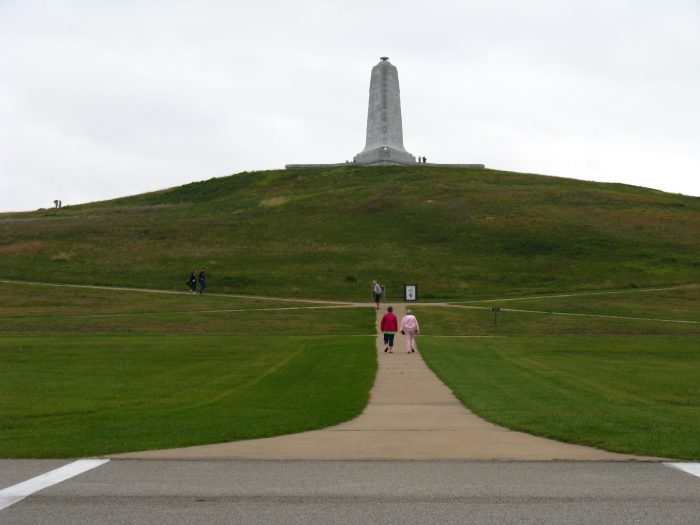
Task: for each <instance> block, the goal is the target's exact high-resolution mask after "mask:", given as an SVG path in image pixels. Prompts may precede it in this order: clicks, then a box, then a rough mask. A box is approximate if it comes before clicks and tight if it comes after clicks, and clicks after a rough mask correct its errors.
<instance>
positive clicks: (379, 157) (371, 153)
mask: <svg viewBox="0 0 700 525" xmlns="http://www.w3.org/2000/svg"><path fill="white" fill-rule="evenodd" d="M352 161H353V162H354V163H355V164H365V165H370V166H371V165H373V164H416V158H415V157H414V156H413V155H411V154H410V153H409V152H408V151H406V150H400V149H397V148H394V147H392V146H380V147H377V148H372V149H366V150H364V151H362V152H360V153H358V154H357V155H355V158H354V159H352Z"/></svg>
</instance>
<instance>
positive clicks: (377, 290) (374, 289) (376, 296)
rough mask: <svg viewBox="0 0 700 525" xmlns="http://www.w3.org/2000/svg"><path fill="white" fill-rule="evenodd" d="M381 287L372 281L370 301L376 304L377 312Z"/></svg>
mask: <svg viewBox="0 0 700 525" xmlns="http://www.w3.org/2000/svg"><path fill="white" fill-rule="evenodd" d="M383 291H384V290H383V289H382V285H381V284H379V283H378V282H377V281H372V299H374V302H375V303H377V310H379V300H380V299H381V298H382V292H383Z"/></svg>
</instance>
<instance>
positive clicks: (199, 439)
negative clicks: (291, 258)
mask: <svg viewBox="0 0 700 525" xmlns="http://www.w3.org/2000/svg"><path fill="white" fill-rule="evenodd" d="M0 297H2V301H1V303H2V306H1V307H0V309H2V313H3V316H2V318H1V319H0V335H1V337H0V457H4V458H28V457H34V458H47V457H77V456H88V455H100V454H108V453H116V452H126V451H133V450H144V449H154V448H165V447H176V446H186V445H194V444H203V443H217V442H225V441H232V440H239V439H249V438H257V437H263V436H273V435H279V434H288V433H293V432H300V431H304V430H310V429H315V428H321V427H325V426H329V425H333V424H336V423H339V422H342V421H345V420H347V419H350V418H352V417H354V416H356V415H357V414H359V413H360V412H361V411H362V409H363V408H364V406H365V405H366V403H367V400H368V396H369V390H370V388H371V385H372V383H373V380H374V375H375V372H376V357H375V350H374V337H373V332H374V311H373V310H372V309H369V308H366V309H362V308H343V309H337V308H332V309H319V308H317V307H314V308H307V307H305V306H298V307H297V306H294V305H292V306H290V305H289V304H283V303H279V302H274V301H271V302H270V303H269V305H268V307H269V308H270V309H269V310H267V309H265V308H266V306H265V304H264V301H262V302H261V301H259V300H255V301H253V300H248V299H240V300H236V299H234V298H214V297H206V296H203V297H199V296H190V295H188V294H182V295H168V296H166V295H156V294H143V293H138V292H116V291H106V290H94V291H92V290H87V289H81V290H76V289H73V290H71V289H56V288H51V287H41V286H26V285H13V286H8V285H0ZM55 302H58V303H60V304H52V303H55ZM71 303H74V304H71ZM47 305H49V306H47ZM279 308H282V309H279ZM52 312H54V313H52ZM55 312H58V313H55Z"/></svg>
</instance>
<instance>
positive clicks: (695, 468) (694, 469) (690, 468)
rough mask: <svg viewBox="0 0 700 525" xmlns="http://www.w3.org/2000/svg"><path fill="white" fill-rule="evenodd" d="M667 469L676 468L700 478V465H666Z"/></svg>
mask: <svg viewBox="0 0 700 525" xmlns="http://www.w3.org/2000/svg"><path fill="white" fill-rule="evenodd" d="M664 465H666V466H667V467H671V468H675V469H678V470H682V471H683V472H687V473H688V474H692V475H693V476H697V477H698V478H700V463H664Z"/></svg>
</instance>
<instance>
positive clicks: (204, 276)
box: [198, 266, 207, 294]
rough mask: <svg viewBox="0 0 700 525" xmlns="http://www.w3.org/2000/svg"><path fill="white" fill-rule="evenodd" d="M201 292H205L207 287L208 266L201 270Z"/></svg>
mask: <svg viewBox="0 0 700 525" xmlns="http://www.w3.org/2000/svg"><path fill="white" fill-rule="evenodd" d="M198 280H199V293H200V294H203V293H204V289H205V288H206V287H207V274H206V268H204V267H203V266H202V269H201V270H199V278H198Z"/></svg>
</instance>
